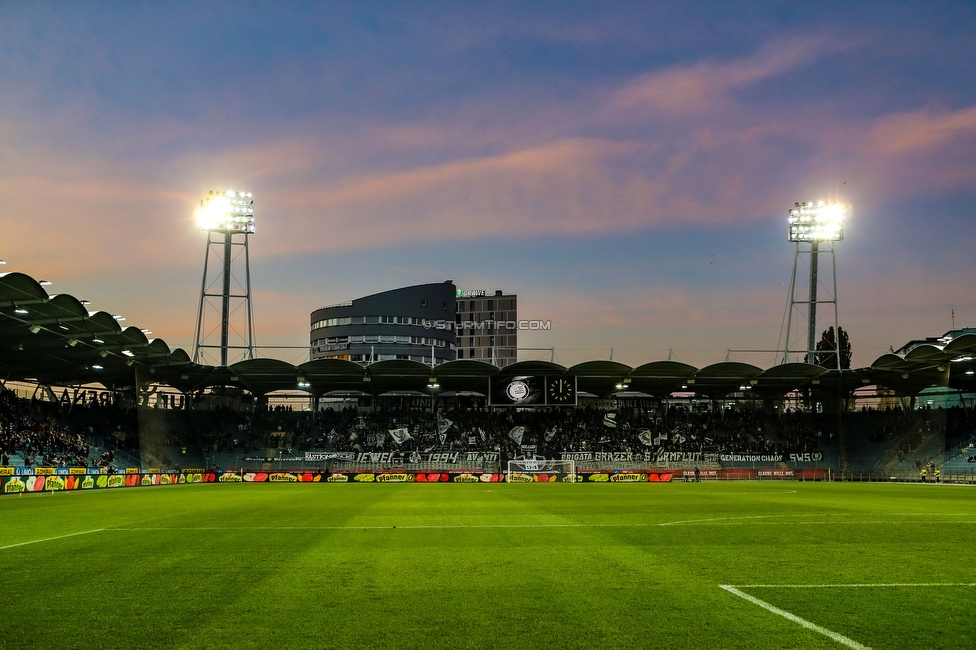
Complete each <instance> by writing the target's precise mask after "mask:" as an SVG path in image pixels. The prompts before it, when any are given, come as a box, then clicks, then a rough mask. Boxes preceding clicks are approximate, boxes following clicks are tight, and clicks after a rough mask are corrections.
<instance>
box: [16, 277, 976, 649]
mask: <svg viewBox="0 0 976 650" xmlns="http://www.w3.org/2000/svg"><path fill="white" fill-rule="evenodd" d="M0 301H2V306H0V314H2V316H3V320H2V324H0V349H3V350H4V351H5V353H4V355H3V358H2V360H3V364H4V369H5V372H6V387H5V389H4V391H3V392H2V393H0V406H2V412H0V416H2V422H3V428H2V437H0V448H2V466H0V486H2V488H0V492H2V497H0V499H2V500H0V509H2V512H3V513H4V520H5V522H6V523H7V525H5V526H4V528H3V532H2V534H0V560H2V562H3V567H4V575H5V576H6V578H7V580H9V584H10V585H11V586H13V585H17V584H27V583H29V582H31V581H32V580H35V579H36V578H35V575H36V574H35V571H36V569H37V568H39V567H43V568H44V570H47V569H49V568H51V567H54V568H55V571H56V572H57V578H56V579H55V583H56V585H58V586H56V587H54V588H53V591H52V592H51V593H50V597H47V598H45V603H50V604H40V605H38V604H33V603H31V602H30V600H29V599H27V598H22V599H21V598H15V599H8V601H7V604H6V605H5V606H4V613H5V616H4V623H3V624H2V625H3V627H2V630H3V635H2V637H0V638H2V639H3V645H4V646H8V645H9V646H10V647H13V646H19V645H23V644H30V645H38V646H60V645H65V640H66V639H76V640H77V642H78V643H81V642H82V641H81V637H74V636H72V635H73V633H74V631H75V630H78V629H80V630H84V636H87V637H91V636H94V637H95V638H97V639H98V641H97V644H98V645H101V646H104V647H123V646H124V647H171V646H172V647H177V646H178V647H188V646H192V647H225V646H227V647H229V646H235V647H241V646H243V647H252V646H254V647H264V646H267V645H269V644H271V643H277V644H282V645H286V646H289V647H310V646H318V645H325V646H327V647H349V646H363V647H392V646H407V647H413V646H419V645H431V644H433V645H437V646H441V645H451V646H455V645H465V646H472V647H483V646H485V645H488V644H490V643H501V644H502V645H512V646H516V647H540V646H543V645H545V646H549V645H552V644H563V645H567V646H573V647H577V646H582V645H593V644H603V643H607V642H609V641H610V640H612V641H613V643H615V644H617V643H625V644H636V645H642V646H643V645H645V644H646V641H647V636H646V635H647V634H648V633H649V631H650V630H653V632H654V634H655V635H659V636H660V637H661V638H664V639H667V640H668V643H669V645H673V646H675V647H741V648H750V647H756V648H767V647H825V648H826V647H839V646H847V647H852V648H866V647H909V646H910V645H913V644H915V643H926V644H929V645H931V646H932V647H946V648H949V647H966V646H967V645H970V644H971V642H972V641H973V637H972V634H973V632H972V630H973V628H972V626H971V625H970V624H969V623H968V621H969V618H970V613H969V612H968V607H967V606H966V603H968V602H971V599H970V596H971V594H972V589H973V583H972V582H970V578H968V577H965V571H960V570H959V569H958V568H957V567H956V564H955V563H954V562H952V561H947V560H948V559H949V558H964V557H966V555H967V554H968V553H969V549H970V548H971V545H972V542H973V540H972V535H971V532H970V531H971V530H972V528H971V525H972V523H973V520H974V517H976V507H974V501H973V499H972V491H971V490H972V489H973V488H972V487H971V486H972V485H973V484H974V483H976V476H974V472H973V469H974V464H973V461H974V458H973V443H974V432H976V428H974V422H973V418H972V415H971V408H972V393H973V390H974V380H973V366H974V364H973V358H974V356H976V332H972V331H965V330H963V331H954V332H949V333H948V334H947V335H946V336H944V337H941V338H940V339H938V340H935V341H923V342H916V343H917V344H915V345H910V346H906V350H904V351H901V353H899V354H895V353H889V354H886V355H884V356H882V357H881V358H879V359H878V360H876V361H875V362H874V363H873V364H872V365H871V366H869V367H865V368H858V369H848V370H844V369H833V368H830V367H824V365H818V364H811V363H784V364H780V365H777V366H773V367H770V368H767V369H765V370H764V369H761V368H759V367H756V366H752V365H750V364H745V363H740V362H720V363H716V364H713V365H710V366H706V367H703V368H696V367H693V366H690V365H687V364H683V363H679V362H676V361H652V362H648V363H646V364H643V365H639V366H637V367H631V366H627V365H625V364H622V363H619V362H613V361H591V362H584V363H581V364H577V365H575V366H571V367H564V366H561V365H559V364H556V363H552V362H546V361H522V362H519V363H514V364H511V365H508V366H505V367H503V368H499V367H497V366H494V365H492V364H489V363H486V362H483V361H475V360H454V361H444V362H442V363H440V364H439V365H436V364H435V365H426V364H424V363H420V362H417V361H411V360H396V359H391V360H386V361H377V362H375V363H366V364H357V363H353V362H351V361H346V360H343V359H318V360H314V361H309V362H307V363H304V364H301V365H297V366H296V365H292V364H289V363H286V362H283V361H279V360H275V359H266V358H265V359H261V358H254V359H247V360H243V361H239V362H236V363H232V364H230V365H226V366H210V365H205V364H200V363H194V362H193V361H191V359H190V357H189V355H188V354H187V353H186V352H185V351H183V350H180V349H175V350H173V349H170V348H169V346H168V345H167V344H166V343H165V342H164V341H162V340H160V339H154V340H151V341H150V340H149V339H147V337H146V333H145V331H143V330H141V329H139V328H137V327H126V328H122V327H121V325H120V324H119V320H118V319H117V318H115V317H113V315H111V314H109V313H107V312H95V313H89V312H88V311H87V309H86V308H85V306H84V305H83V304H82V303H81V301H79V300H77V299H76V298H74V297H72V296H70V295H65V294H61V295H56V296H50V295H48V294H47V292H46V291H45V289H44V287H43V286H42V285H41V283H39V282H38V281H36V280H34V279H33V278H31V277H29V276H27V275H24V274H20V273H16V272H14V273H8V274H5V275H3V276H2V277H0ZM832 360H833V359H832ZM825 365H828V366H829V364H825ZM865 387H867V390H865ZM21 391H23V392H21ZM28 391H30V394H28ZM950 398H954V400H955V401H951V400H950ZM933 399H937V400H941V402H940V403H939V404H938V405H935V406H933V404H932V401H933ZM950 402H951V403H950ZM377 483H378V484H381V485H373V486H370V487H365V485H369V484H377ZM431 483H437V484H439V485H438V486H437V487H426V485H429V484H431ZM519 483H523V484H524V483H529V484H530V485H519ZM542 484H545V485H542ZM99 495H104V496H99ZM8 593H9V590H8ZM825 596H828V597H825ZM200 625H203V626H204V629H205V632H202V631H201V630H200V627H199V626H200ZM935 628H938V629H939V630H940V634H941V635H942V637H941V638H942V639H944V640H945V643H944V644H940V643H932V641H931V639H930V638H929V634H930V631H931V630H932V629H935ZM893 639H897V640H898V643H892V640H893ZM74 642H75V641H70V642H68V643H67V645H68V646H71V645H73V644H74Z"/></svg>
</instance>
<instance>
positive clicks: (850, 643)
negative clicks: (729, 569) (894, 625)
mask: <svg viewBox="0 0 976 650" xmlns="http://www.w3.org/2000/svg"><path fill="white" fill-rule="evenodd" d="M719 587H721V588H722V589H724V590H725V591H727V592H729V593H730V594H733V595H735V596H738V597H739V598H742V599H744V600H747V601H749V602H750V603H752V604H753V605H758V606H759V607H762V608H763V609H765V610H766V611H769V612H772V613H773V614H776V615H778V616H782V617H783V618H785V619H787V620H790V621H793V622H794V623H797V624H799V625H802V626H803V627H805V628H807V629H809V630H813V631H814V632H818V633H820V634H823V635H824V636H826V637H829V638H831V639H833V640H834V641H837V642H838V643H841V644H843V645H846V646H847V647H848V648H855V649H857V650H870V648H869V647H868V646H866V645H863V644H861V643H858V642H857V641H855V640H853V639H850V638H848V637H846V636H844V635H843V634H839V633H837V632H834V631H833V630H828V629H827V628H825V627H821V626H819V625H817V624H816V623H811V622H810V621H808V620H806V619H803V618H800V617H799V616H797V615H796V614H791V613H790V612H788V611H786V610H785V609H780V608H779V607H776V606H775V605H771V604H769V603H767V602H766V601H765V600H761V599H759V598H756V597H755V596H750V595H749V594H747V593H745V592H744V591H741V590H740V589H849V588H881V589H884V588H893V587H976V582H875V583H847V584H825V585H823V584H821V585H719Z"/></svg>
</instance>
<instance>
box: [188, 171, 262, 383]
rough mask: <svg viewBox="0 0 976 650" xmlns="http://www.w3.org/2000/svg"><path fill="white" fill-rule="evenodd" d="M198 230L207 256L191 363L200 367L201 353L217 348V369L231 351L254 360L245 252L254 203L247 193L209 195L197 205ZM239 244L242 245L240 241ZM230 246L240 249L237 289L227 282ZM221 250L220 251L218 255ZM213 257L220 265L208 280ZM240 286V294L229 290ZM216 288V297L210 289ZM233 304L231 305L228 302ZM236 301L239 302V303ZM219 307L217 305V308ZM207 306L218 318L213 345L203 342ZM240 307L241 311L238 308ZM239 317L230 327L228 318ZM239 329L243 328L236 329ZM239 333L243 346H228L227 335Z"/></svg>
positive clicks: (230, 260)
mask: <svg viewBox="0 0 976 650" xmlns="http://www.w3.org/2000/svg"><path fill="white" fill-rule="evenodd" d="M196 216H197V221H198V222H199V223H200V227H201V228H203V230H205V231H206V232H207V256H206V257H205V258H204V262H203V281H202V283H201V288H200V306H199V309H198V310H197V324H196V329H195V331H194V335H193V339H194V349H193V361H194V363H200V362H201V360H202V357H201V355H202V350H204V349H209V348H217V349H219V350H220V365H222V366H226V365H227V363H228V351H229V349H231V348H234V349H239V350H243V351H244V353H245V358H247V359H253V358H254V325H253V322H254V319H253V317H252V313H251V270H250V266H251V265H250V255H249V252H248V236H249V235H253V234H254V200H253V199H252V198H251V193H250V192H237V191H235V190H225V191H211V192H210V193H209V194H208V195H207V196H205V197H204V198H203V200H201V201H200V208H199V209H198V210H197V212H196ZM242 240H243V241H242ZM234 246H243V247H244V279H243V282H242V281H241V280H240V279H237V280H236V282H237V285H235V284H234V282H232V280H231V273H232V266H234V265H233V260H234V258H235V256H234V255H233V247H234ZM221 249H222V251H221ZM211 254H213V255H214V256H215V257H217V258H218V259H219V261H220V266H219V269H220V271H219V274H218V275H216V277H213V278H211V277H209V276H208V269H209V266H210V257H211ZM232 285H233V286H242V287H243V289H244V292H243V293H242V294H241V293H237V292H232V291H231V287H232ZM218 286H219V287H220V292H219V293H218V292H217V291H215V290H212V289H211V288H215V287H218ZM232 300H233V301H235V305H231V302H232ZM240 301H243V303H241V302H240ZM218 303H219V304H218ZM206 305H210V306H211V307H213V308H214V309H215V310H216V311H217V312H218V313H219V314H220V342H219V344H216V345H213V344H209V343H207V342H206V340H205V339H206V338H207V332H208V331H210V330H209V329H208V328H206V327H205V325H204V322H203V321H204V314H205V313H208V312H209V310H206V309H205V306H206ZM241 306H243V307H244V309H243V310H241V309H239V307H241ZM234 314H238V315H241V314H243V321H244V322H243V323H240V322H238V323H237V326H235V327H231V323H230V321H231V317H232V315H234ZM241 325H243V327H240V326H241ZM232 330H233V331H234V332H235V333H243V335H242V337H241V338H243V339H244V340H243V341H242V343H243V345H232V344H231V342H230V333H231V331H232Z"/></svg>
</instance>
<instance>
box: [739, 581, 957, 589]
mask: <svg viewBox="0 0 976 650" xmlns="http://www.w3.org/2000/svg"><path fill="white" fill-rule="evenodd" d="M735 586H736V587H741V588H742V589H850V588H859V587H879V588H884V587H976V582H875V583H863V582H862V583H851V584H833V585H735Z"/></svg>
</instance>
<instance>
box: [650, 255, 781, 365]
mask: <svg viewBox="0 0 976 650" xmlns="http://www.w3.org/2000/svg"><path fill="white" fill-rule="evenodd" d="M799 261H800V244H799V243H797V245H796V250H795V251H794V252H793V274H792V275H791V276H790V297H789V299H788V300H787V302H786V339H785V341H784V343H783V360H782V361H781V363H789V362H790V328H791V326H792V325H793V308H794V306H795V305H796V265H797V264H798V263H799ZM668 361H671V352H668Z"/></svg>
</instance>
